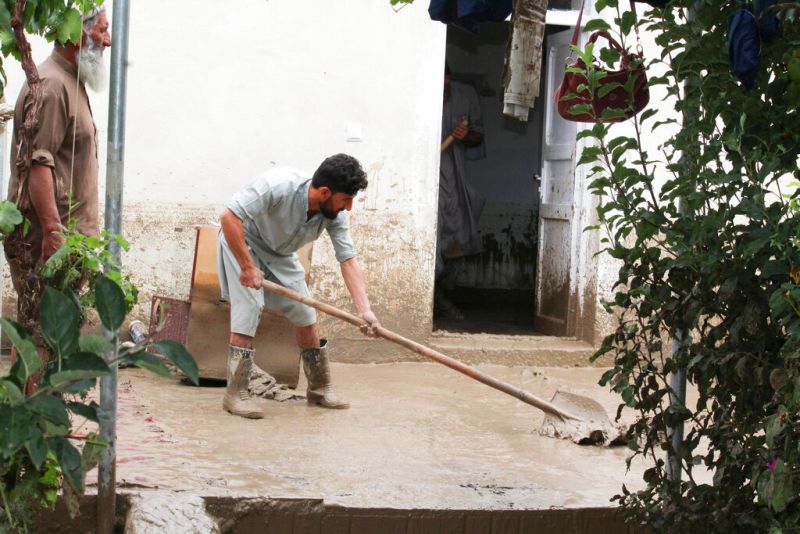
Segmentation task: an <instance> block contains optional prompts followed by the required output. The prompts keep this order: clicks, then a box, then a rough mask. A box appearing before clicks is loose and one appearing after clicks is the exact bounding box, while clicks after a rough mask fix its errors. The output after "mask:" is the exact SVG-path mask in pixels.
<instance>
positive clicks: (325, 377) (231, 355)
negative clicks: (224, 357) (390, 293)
mask: <svg viewBox="0 0 800 534" xmlns="http://www.w3.org/2000/svg"><path fill="white" fill-rule="evenodd" d="M366 187H367V176H366V173H365V172H364V171H363V169H362V168H361V165H360V164H359V162H358V161H357V160H356V159H355V158H353V157H352V156H348V155H346V154H337V155H335V156H331V157H329V158H327V159H325V161H323V162H322V164H321V165H320V166H319V168H318V169H317V170H316V172H314V175H313V177H311V178H309V177H308V176H307V175H306V174H303V173H302V172H300V171H296V170H294V169H288V168H279V169H274V170H271V171H267V172H265V173H263V174H262V175H260V176H259V177H258V178H256V180H255V181H254V182H252V183H251V184H250V185H248V186H247V187H245V188H244V189H242V190H241V191H239V192H238V193H236V194H235V195H234V196H233V198H232V199H231V201H230V202H229V203H228V205H227V208H226V209H225V211H224V212H223V213H222V215H221V217H220V222H221V224H222V229H221V235H220V238H219V245H218V255H217V270H218V272H219V280H220V287H221V289H222V298H223V299H224V300H228V301H230V303H231V318H230V325H231V329H230V330H231V331H230V345H229V348H228V365H227V369H228V387H227V389H226V391H225V396H224V399H223V402H222V405H223V408H224V409H225V410H227V411H228V412H230V413H232V414H234V415H239V416H242V417H248V418H254V419H258V418H261V417H263V413H262V411H261V409H260V408H259V407H258V405H257V403H256V401H255V400H254V399H253V398H252V397H251V394H250V392H249V391H248V381H249V376H250V370H251V369H252V367H253V352H254V349H253V339H254V336H255V335H256V328H257V326H258V323H259V320H260V317H261V311H262V309H263V308H264V307H265V306H266V307H267V308H269V309H271V310H276V311H279V312H280V313H282V314H283V315H284V316H285V317H286V318H287V319H289V320H290V321H291V322H292V323H293V324H294V325H295V333H296V337H297V344H298V345H299V348H300V356H301V359H302V363H303V371H304V372H305V375H306V378H307V380H308V390H307V392H306V394H307V398H308V402H309V403H311V404H316V405H319V406H322V407H325V408H347V407H348V403H347V402H345V401H343V400H341V399H339V398H337V397H336V395H335V394H334V391H333V386H332V384H331V375H330V368H329V364H328V357H327V342H326V340H324V339H323V340H320V337H319V333H318V332H317V324H316V323H317V317H316V312H315V310H314V309H313V308H311V307H309V306H306V305H305V304H301V303H299V302H296V301H294V300H291V299H288V298H286V297H282V296H279V295H275V294H273V293H270V292H268V291H267V290H265V289H263V288H262V284H261V282H262V281H263V280H264V279H267V280H270V281H272V282H275V283H278V284H281V285H283V286H286V287H288V288H290V289H292V290H294V291H297V292H298V293H300V294H302V295H308V294H309V292H308V287H307V286H306V282H305V272H304V271H303V267H302V265H300V261H299V259H298V257H297V254H296V253H295V251H297V250H298V249H299V248H300V247H301V246H303V245H304V244H306V243H310V242H311V241H314V240H315V239H317V238H318V237H319V235H320V234H321V233H322V231H323V230H327V232H328V235H329V236H330V239H331V242H332V244H333V249H334V252H335V254H336V259H337V260H338V261H339V265H340V268H341V271H342V278H344V282H345V285H346V286H347V289H348V291H349V292H350V295H351V297H352V299H353V304H354V305H355V308H356V312H357V313H358V314H359V316H360V317H361V318H362V319H363V320H364V325H363V326H362V332H364V334H366V335H375V331H376V328H377V327H378V326H379V324H378V319H377V318H376V317H375V314H374V313H373V312H372V309H371V308H370V303H369V299H368V298H367V291H366V283H365V282H364V275H363V272H362V270H361V266H360V264H359V263H358V260H357V259H356V252H355V248H354V247H353V242H352V239H351V238H350V231H349V227H348V218H347V212H348V211H349V210H350V209H351V208H352V205H353V199H354V198H355V196H356V195H357V194H358V192H359V191H361V190H363V189H366Z"/></svg>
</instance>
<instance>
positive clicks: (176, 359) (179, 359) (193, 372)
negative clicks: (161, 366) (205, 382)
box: [154, 339, 200, 385]
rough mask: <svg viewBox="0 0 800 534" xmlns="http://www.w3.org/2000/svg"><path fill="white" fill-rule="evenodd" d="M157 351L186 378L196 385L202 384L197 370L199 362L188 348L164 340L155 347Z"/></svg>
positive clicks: (175, 342)
mask: <svg viewBox="0 0 800 534" xmlns="http://www.w3.org/2000/svg"><path fill="white" fill-rule="evenodd" d="M154 348H155V350H156V351H158V352H159V353H160V354H163V355H164V356H166V357H167V359H169V361H171V362H172V363H173V364H175V367H177V368H178V370H180V372H182V373H183V374H185V375H186V377H187V378H188V379H189V380H191V382H192V383H193V384H194V385H198V384H199V383H200V382H199V381H200V373H199V371H198V369H197V362H195V361H194V358H193V357H192V355H191V354H189V351H188V350H186V348H185V347H184V346H183V345H181V344H180V343H178V342H177V341H172V340H169V339H167V340H164V341H159V342H158V343H156V344H155V346H154Z"/></svg>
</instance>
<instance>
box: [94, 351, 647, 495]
mask: <svg viewBox="0 0 800 534" xmlns="http://www.w3.org/2000/svg"><path fill="white" fill-rule="evenodd" d="M480 368H481V369H482V370H484V371H486V372H488V373H490V374H492V375H495V376H497V377H498V378H500V379H503V380H506V381H508V382H511V383H513V384H516V385H518V386H520V387H523V388H525V389H527V390H529V391H531V392H532V393H534V394H536V395H539V396H542V397H545V398H550V397H551V396H552V395H553V393H554V392H555V391H556V390H557V389H563V390H566V391H570V392H573V393H577V394H580V395H586V396H589V397H591V398H593V399H595V400H597V401H598V402H600V404H601V405H602V406H603V407H604V408H605V409H606V411H607V413H608V414H609V415H611V416H613V414H614V413H615V412H616V408H617V405H618V397H616V396H615V395H613V394H612V393H610V392H608V391H606V390H605V389H604V388H601V387H600V386H597V385H596V383H597V380H598V378H599V377H600V375H601V374H602V372H603V369H592V368H538V369H534V368H522V367H517V368H507V367H501V366H491V365H486V366H480ZM333 376H334V383H335V384H336V386H337V390H338V392H339V394H340V395H341V396H342V397H344V398H346V399H348V400H350V401H351V405H352V407H351V408H350V409H349V410H344V411H338V410H324V409H321V408H316V407H310V406H308V405H306V404H305V402H302V401H290V402H282V403H279V402H274V401H266V400H262V401H260V402H262V403H263V405H264V408H265V413H266V417H265V418H264V419H262V420H245V419H241V418H238V417H234V416H231V415H229V414H227V413H226V412H223V410H222V407H221V403H222V394H223V389H222V388H219V387H216V388H214V387H191V386H185V385H181V384H179V383H177V382H175V381H172V382H170V381H165V380H163V379H159V378H155V377H151V376H148V375H146V374H145V373H143V372H141V371H138V370H129V369H126V370H122V371H121V372H120V383H121V388H120V401H119V403H120V413H119V420H118V453H117V457H118V466H117V477H118V480H119V485H120V488H121V489H125V488H130V489H131V490H138V489H141V488H161V489H168V490H176V491H189V492H194V493H198V494H200V495H204V496H212V495H218V496H226V495H239V496H261V497H273V498H321V499H324V501H325V502H326V503H329V504H341V505H344V506H356V507H382V508H431V509H479V510H480V509H484V510H501V509H517V510H520V509H547V508H551V507H558V508H561V507H563V508H579V507H604V506H611V503H610V502H609V499H610V498H611V497H612V496H613V495H615V494H617V493H619V492H620V490H621V487H622V484H623V483H625V484H626V485H627V486H628V488H629V489H633V488H636V487H639V486H640V485H641V471H642V470H643V469H644V467H643V464H642V463H641V462H634V464H633V466H632V469H631V471H630V472H629V473H626V467H625V459H626V457H627V456H628V455H629V454H630V451H628V450H627V449H625V448H616V449H607V448H601V447H583V446H579V445H575V444H573V443H571V442H569V441H566V440H561V439H554V438H550V437H545V436H542V435H540V434H539V427H540V425H541V424H542V420H543V414H542V413H541V412H539V411H538V410H536V409H535V408H533V407H532V406H529V405H527V404H523V403H522V402H519V401H517V400H516V399H513V398H511V397H508V396H506V395H504V394H502V393H500V392H497V391H495V390H493V389H491V388H488V387H486V386H484V385H482V384H479V383H477V382H474V381H471V380H470V379H468V378H466V377H464V376H462V375H460V374H458V373H455V372H453V371H451V370H449V369H446V368H444V367H442V366H438V365H435V364H426V363H395V364H381V365H341V364H339V365H336V364H335V365H334V366H333ZM300 389H301V391H302V390H304V385H303V384H302V382H301V385H300ZM92 476H94V473H90V478H91V477H92Z"/></svg>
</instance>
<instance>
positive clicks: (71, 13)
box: [56, 8, 83, 44]
mask: <svg viewBox="0 0 800 534" xmlns="http://www.w3.org/2000/svg"><path fill="white" fill-rule="evenodd" d="M82 34H83V21H82V20H81V14H80V13H79V12H78V11H77V10H75V9H72V8H70V9H68V10H67V11H66V13H64V16H63V18H62V19H61V23H60V24H59V25H58V29H57V30H56V38H57V39H58V42H59V43H61V44H67V43H73V44H77V43H78V41H79V40H80V38H81V35H82Z"/></svg>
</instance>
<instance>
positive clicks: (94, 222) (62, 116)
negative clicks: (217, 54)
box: [4, 7, 111, 357]
mask: <svg viewBox="0 0 800 534" xmlns="http://www.w3.org/2000/svg"><path fill="white" fill-rule="evenodd" d="M110 46H111V34H110V32H109V24H108V19H107V17H106V12H105V9H104V8H103V7H99V8H95V9H94V10H92V11H90V12H89V13H87V14H86V15H84V17H83V35H82V37H81V40H80V42H78V44H72V43H66V44H63V43H58V42H56V44H55V47H54V49H53V53H52V54H51V55H50V57H49V58H47V59H46V60H45V61H44V62H43V63H42V64H41V65H39V66H38V71H39V77H40V78H41V84H42V85H41V86H42V93H43V94H42V107H41V111H40V112H39V127H38V129H37V130H36V131H35V132H34V134H33V137H32V139H31V143H32V145H33V146H32V147H31V148H32V154H33V157H32V160H31V162H30V166H28V167H27V169H28V171H27V172H26V173H25V174H24V175H20V172H19V169H18V167H17V165H16V159H17V155H18V154H19V152H20V150H21V149H22V147H21V143H22V139H21V138H20V132H19V127H20V125H21V124H22V122H23V118H24V113H25V109H26V108H28V107H29V106H30V105H31V101H32V94H31V91H30V88H29V87H28V85H27V84H25V85H24V86H23V87H22V90H21V91H20V93H19V97H18V98H17V102H16V106H15V111H14V130H13V138H12V144H11V163H12V164H11V179H10V181H9V185H8V199H9V200H11V201H13V202H14V203H16V204H17V206H18V207H19V209H20V211H22V214H23V215H24V216H25V217H26V218H27V219H28V220H29V221H30V227H29V228H28V229H27V231H25V230H24V229H23V225H19V227H18V228H17V229H16V230H15V231H14V232H12V233H11V234H10V235H9V236H8V237H7V238H6V239H5V241H4V249H5V255H6V259H7V260H8V266H9V270H10V273H11V281H12V283H13V285H14V289H15V290H16V293H17V322H19V323H20V324H21V325H22V326H23V327H24V328H25V329H26V330H27V331H28V332H30V333H31V335H32V337H33V339H34V341H35V342H36V344H37V345H38V346H39V347H40V350H39V352H40V354H41V355H42V357H45V354H46V353H45V352H44V348H43V347H44V342H43V339H42V337H41V332H40V331H39V324H38V322H39V301H40V298H41V295H42V292H43V290H44V286H43V284H42V283H41V281H40V280H39V278H38V277H37V272H38V269H39V267H40V266H41V265H42V264H43V263H44V262H45V261H47V259H48V258H49V257H50V256H52V255H53V253H54V252H55V251H56V250H58V249H59V248H60V247H61V245H62V244H63V242H64V237H63V229H64V227H66V226H67V224H68V221H69V220H70V219H73V220H75V221H76V222H77V230H78V231H79V232H81V233H83V234H87V235H95V236H96V235H98V234H99V224H98V219H99V217H98V192H97V177H98V160H97V127H96V126H95V123H94V118H93V116H92V110H91V107H90V106H89V97H88V95H87V93H86V89H85V86H89V88H90V89H92V90H93V91H102V90H103V89H104V88H105V82H106V80H107V74H106V66H105V62H104V58H103V52H104V51H105V49H106V48H108V47H110Z"/></svg>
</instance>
